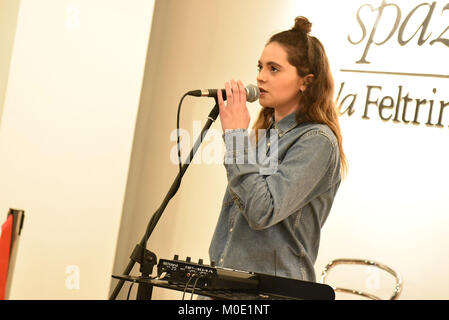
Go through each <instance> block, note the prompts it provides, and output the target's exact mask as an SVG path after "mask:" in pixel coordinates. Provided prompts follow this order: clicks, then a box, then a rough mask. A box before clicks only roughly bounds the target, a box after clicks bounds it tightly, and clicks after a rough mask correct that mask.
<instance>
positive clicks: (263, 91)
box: [259, 88, 268, 95]
mask: <svg viewBox="0 0 449 320" xmlns="http://www.w3.org/2000/svg"><path fill="white" fill-rule="evenodd" d="M259 91H260V94H261V95H262V94H265V93H268V91H267V90H265V89H263V88H259Z"/></svg>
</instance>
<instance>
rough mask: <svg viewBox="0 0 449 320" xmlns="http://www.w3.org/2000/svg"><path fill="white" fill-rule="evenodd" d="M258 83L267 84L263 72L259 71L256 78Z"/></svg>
mask: <svg viewBox="0 0 449 320" xmlns="http://www.w3.org/2000/svg"><path fill="white" fill-rule="evenodd" d="M256 80H257V82H265V76H264V73H263V72H262V71H259V73H258V74H257V77H256Z"/></svg>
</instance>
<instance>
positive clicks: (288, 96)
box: [257, 42, 305, 112]
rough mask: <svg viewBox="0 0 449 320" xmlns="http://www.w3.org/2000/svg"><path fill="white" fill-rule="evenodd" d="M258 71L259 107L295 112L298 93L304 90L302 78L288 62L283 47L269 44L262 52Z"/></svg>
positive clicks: (274, 43) (277, 44)
mask: <svg viewBox="0 0 449 320" xmlns="http://www.w3.org/2000/svg"><path fill="white" fill-rule="evenodd" d="M258 69H259V74H258V76H257V86H258V87H259V89H260V97H259V103H260V105H261V106H263V107H270V108H274V109H278V110H280V109H282V110H286V111H287V110H289V111H290V112H292V111H294V110H296V109H297V108H298V106H299V95H300V91H304V90H305V86H304V78H302V77H300V76H299V75H298V73H297V71H296V68H295V67H294V66H293V65H291V64H290V63H289V62H288V60H287V51H286V50H285V49H284V47H283V46H282V45H280V44H279V43H277V42H271V43H269V44H268V45H267V46H266V47H265V49H264V50H263V52H262V55H261V57H260V60H259V63H258Z"/></svg>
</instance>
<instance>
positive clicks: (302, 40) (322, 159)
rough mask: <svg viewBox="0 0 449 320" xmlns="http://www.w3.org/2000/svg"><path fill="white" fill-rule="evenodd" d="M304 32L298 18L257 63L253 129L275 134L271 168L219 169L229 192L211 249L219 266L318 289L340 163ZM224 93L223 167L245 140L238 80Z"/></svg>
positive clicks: (325, 71) (316, 56)
mask: <svg viewBox="0 0 449 320" xmlns="http://www.w3.org/2000/svg"><path fill="white" fill-rule="evenodd" d="M310 30H311V23H310V22H309V21H308V20H307V19H306V18H304V17H297V18H296V19H295V25H294V27H293V28H292V29H290V30H287V31H283V32H280V33H278V34H275V35H274V36H272V37H271V38H270V40H269V41H268V43H267V44H266V46H265V48H264V50H263V52H262V55H261V57H260V60H259V62H258V71H259V72H258V76H257V85H258V87H259V89H260V98H259V102H260V105H261V106H262V107H263V108H262V110H261V112H260V114H259V116H258V119H257V121H256V122H255V124H254V126H253V129H254V130H255V131H256V133H258V132H260V131H257V130H259V129H266V131H265V132H266V133H269V132H274V134H276V138H277V140H276V141H277V148H276V149H277V150H276V151H277V159H276V168H275V170H273V172H271V173H268V174H263V173H261V171H260V166H259V164H257V163H250V162H248V161H226V160H225V168H226V171H227V178H228V185H227V188H226V192H225V196H224V199H223V205H222V209H221V213H220V216H219V219H218V223H217V226H216V229H215V232H214V235H213V239H212V242H211V245H210V248H209V255H210V260H211V261H215V262H216V264H217V266H219V267H226V268H231V269H236V270H246V271H252V272H257V273H265V274H272V275H277V276H282V277H288V278H295V279H299V280H308V281H316V280H315V272H314V263H315V260H316V257H317V254H318V247H319V243H320V230H321V227H322V226H323V224H324V222H325V221H326V218H327V216H328V215H329V212H330V210H331V207H332V203H333V201H334V198H335V195H336V193H337V190H338V187H339V185H340V181H341V176H342V174H343V173H344V171H345V169H346V161H345V155H344V153H343V148H342V137H341V131H340V126H339V123H338V115H337V111H336V107H335V104H334V101H333V94H334V92H333V90H334V83H333V78H332V74H331V71H330V68H329V62H328V59H327V56H326V53H325V51H324V48H323V45H322V44H321V42H320V41H319V40H318V39H317V38H315V37H313V36H311V35H309V33H310ZM225 88H226V96H227V101H226V102H224V101H223V98H222V95H221V90H218V93H219V96H218V102H219V107H220V120H221V124H222V128H223V131H224V140H225V144H226V155H227V156H226V159H228V160H229V159H234V160H238V159H240V160H243V159H247V158H248V152H249V151H248V148H245V146H244V145H238V144H237V145H235V144H234V143H232V142H233V141H234V139H235V138H237V140H238V139H240V138H242V139H243V138H244V137H247V136H248V126H249V123H250V116H249V113H248V109H247V107H246V93H245V88H244V85H243V84H242V82H241V81H237V82H236V81H231V82H229V83H226V84H225ZM256 137H257V138H258V139H257V143H259V144H260V143H265V144H266V147H269V145H268V144H267V143H266V141H268V139H261V136H260V135H259V134H257V135H256ZM262 141H264V142H262ZM270 141H271V139H270ZM264 147H265V146H264ZM268 150H269V148H268Z"/></svg>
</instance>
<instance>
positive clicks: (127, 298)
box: [126, 281, 136, 300]
mask: <svg viewBox="0 0 449 320" xmlns="http://www.w3.org/2000/svg"><path fill="white" fill-rule="evenodd" d="M134 283H136V281H133V282H132V283H131V285H130V286H129V290H128V295H127V296H126V300H129V294H130V293H131V289H132V287H133V285H134Z"/></svg>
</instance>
